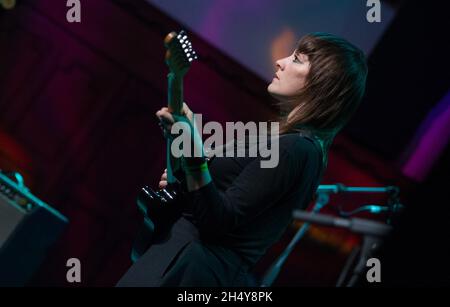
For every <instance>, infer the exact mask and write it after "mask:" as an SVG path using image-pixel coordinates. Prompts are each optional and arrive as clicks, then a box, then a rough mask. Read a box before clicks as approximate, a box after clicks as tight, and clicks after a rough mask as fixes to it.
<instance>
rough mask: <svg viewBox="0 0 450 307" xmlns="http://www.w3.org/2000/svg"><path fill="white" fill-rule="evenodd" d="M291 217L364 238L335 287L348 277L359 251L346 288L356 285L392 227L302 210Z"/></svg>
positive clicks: (339, 285) (359, 219)
mask: <svg viewBox="0 0 450 307" xmlns="http://www.w3.org/2000/svg"><path fill="white" fill-rule="evenodd" d="M293 216H294V218H295V219H298V220H301V221H305V222H308V223H316V224H319V225H324V226H333V227H339V228H346V229H349V230H350V231H352V232H354V233H357V234H362V235H363V236H364V239H363V244H362V246H361V247H358V248H357V250H356V251H353V252H352V254H351V255H350V257H349V259H348V261H347V263H346V265H345V267H344V269H343V271H342V272H341V274H340V276H339V279H338V282H337V284H336V286H337V287H341V286H342V285H343V283H344V280H345V277H346V276H347V275H348V271H349V270H350V267H351V264H352V263H354V258H355V257H356V253H357V252H358V251H359V249H360V255H359V260H358V262H357V264H356V266H355V267H354V269H353V273H352V276H351V277H350V280H349V282H348V283H347V287H353V286H354V285H355V284H356V282H357V281H358V280H359V278H360V276H361V274H362V272H363V271H364V269H365V267H366V263H367V260H368V259H369V258H371V256H372V254H373V253H374V252H375V251H376V250H377V249H378V247H379V246H380V245H381V243H382V239H383V238H384V237H386V236H387V235H388V234H389V233H390V232H391V230H392V226H390V225H387V224H384V223H380V222H376V221H372V220H367V219H361V218H350V219H344V218H339V217H333V216H329V215H324V214H312V213H310V212H305V211H303V210H296V211H294V213H293Z"/></svg>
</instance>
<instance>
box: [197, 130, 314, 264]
mask: <svg viewBox="0 0 450 307" xmlns="http://www.w3.org/2000/svg"><path fill="white" fill-rule="evenodd" d="M318 146H319V145H318V143H316V141H314V140H313V139H312V138H311V137H306V136H300V135H299V134H297V133H296V134H287V135H282V136H281V137H280V139H279V161H278V165H277V166H276V167H274V168H261V164H260V162H261V160H267V158H266V159H265V158H262V157H261V156H259V155H258V157H253V158H249V157H245V158H242V157H233V158H228V157H214V158H213V159H212V161H211V162H210V164H209V169H210V173H211V177H212V179H213V181H212V182H210V183H209V184H207V185H206V186H204V187H202V188H200V189H199V190H197V191H194V192H191V193H189V194H190V195H189V197H190V203H189V208H188V212H190V213H192V221H193V223H194V224H195V225H196V226H197V228H198V229H199V233H200V236H201V238H202V239H203V240H205V241H208V242H211V243H213V244H214V245H220V246H224V247H227V248H230V249H231V250H233V251H234V252H236V253H237V254H238V255H239V256H241V257H242V258H243V259H244V260H245V261H246V262H247V263H248V265H249V266H253V265H254V264H255V263H256V262H257V261H258V260H259V258H260V257H261V256H263V255H264V254H265V252H266V250H267V249H268V248H269V247H270V246H271V245H272V244H274V243H275V242H276V241H277V240H279V238H280V237H281V235H282V234H283V233H284V231H285V230H286V228H287V227H288V226H289V225H290V223H291V221H292V210H293V209H294V208H299V209H304V208H305V207H306V206H307V205H308V203H309V202H310V201H311V199H312V197H313V193H314V192H315V191H316V189H317V186H318V184H319V181H320V179H321V173H322V154H321V151H320V148H319V147H318Z"/></svg>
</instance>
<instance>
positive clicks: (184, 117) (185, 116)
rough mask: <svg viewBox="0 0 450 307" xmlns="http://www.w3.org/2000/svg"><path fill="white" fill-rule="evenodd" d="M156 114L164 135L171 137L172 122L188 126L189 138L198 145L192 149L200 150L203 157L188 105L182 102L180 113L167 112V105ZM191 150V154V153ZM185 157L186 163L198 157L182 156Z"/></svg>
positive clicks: (199, 138)
mask: <svg viewBox="0 0 450 307" xmlns="http://www.w3.org/2000/svg"><path fill="white" fill-rule="evenodd" d="M156 116H157V117H158V118H159V120H160V125H161V128H162V129H163V131H164V136H165V137H172V136H173V135H172V133H171V131H172V126H173V124H174V123H184V124H186V125H188V126H189V130H190V132H191V139H192V140H193V143H194V146H195V147H198V148H196V149H193V150H194V151H193V152H201V153H202V155H203V157H204V152H203V141H202V137H201V135H200V133H199V131H198V130H197V128H196V125H195V121H194V113H193V112H192V111H191V109H190V108H189V107H188V105H187V104H186V103H183V109H182V111H181V114H180V115H176V114H172V113H170V112H169V109H168V108H167V107H164V108H161V109H160V110H159V111H157V112H156ZM185 128H186V129H187V127H185ZM193 152H191V154H192V153H193ZM183 157H184V158H185V162H187V163H188V164H189V163H190V162H194V163H196V162H197V161H198V157H197V159H196V158H193V159H189V158H192V155H191V156H183Z"/></svg>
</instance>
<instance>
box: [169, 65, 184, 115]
mask: <svg viewBox="0 0 450 307" xmlns="http://www.w3.org/2000/svg"><path fill="white" fill-rule="evenodd" d="M167 81H168V108H169V111H170V112H171V113H174V114H181V110H182V109H183V78H182V77H177V76H176V75H175V74H174V73H169V75H168V76H167Z"/></svg>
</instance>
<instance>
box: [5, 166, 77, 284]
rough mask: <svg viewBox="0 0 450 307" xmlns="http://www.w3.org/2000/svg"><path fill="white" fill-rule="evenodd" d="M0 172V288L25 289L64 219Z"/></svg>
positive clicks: (19, 180)
mask: <svg viewBox="0 0 450 307" xmlns="http://www.w3.org/2000/svg"><path fill="white" fill-rule="evenodd" d="M12 175H13V176H12V178H14V179H15V181H14V180H12V179H11V177H10V176H7V175H6V174H5V173H3V172H1V171H0V286H7V287H8V286H25V285H26V284H27V282H28V281H29V280H30V279H31V277H32V276H33V274H34V273H35V272H36V270H37V269H38V268H39V266H40V265H41V263H42V261H43V260H44V259H45V256H46V254H47V252H48V250H49V248H50V247H51V246H52V245H53V244H54V243H55V241H56V240H57V238H58V237H59V236H60V235H61V233H62V231H63V230H64V228H65V227H66V225H67V224H68V219H67V218H66V217H65V216H63V215H62V214H61V213H59V212H58V211H57V210H55V209H53V208H52V207H50V206H49V205H47V204H46V203H44V202H42V201H41V200H39V199H38V198H37V197H35V196H34V195H32V194H31V193H30V191H29V190H28V189H27V188H26V187H25V186H24V184H23V180H22V177H21V176H20V174H18V173H12Z"/></svg>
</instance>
